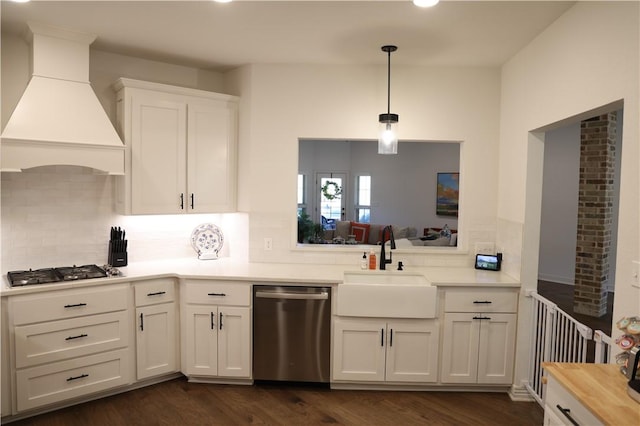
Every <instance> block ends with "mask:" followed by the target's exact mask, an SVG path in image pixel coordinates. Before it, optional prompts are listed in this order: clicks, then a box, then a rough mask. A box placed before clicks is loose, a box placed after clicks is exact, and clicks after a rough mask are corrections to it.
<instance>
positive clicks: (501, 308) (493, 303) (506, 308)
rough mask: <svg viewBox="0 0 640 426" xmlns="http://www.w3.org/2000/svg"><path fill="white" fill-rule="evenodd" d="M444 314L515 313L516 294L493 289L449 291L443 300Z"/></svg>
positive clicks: (515, 292)
mask: <svg viewBox="0 0 640 426" xmlns="http://www.w3.org/2000/svg"><path fill="white" fill-rule="evenodd" d="M444 310H445V312H517V310H518V292H517V291H509V290H503V289H495V288H485V289H478V290H467V289H449V290H447V291H446V293H445V298H444Z"/></svg>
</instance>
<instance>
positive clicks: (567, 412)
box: [556, 404, 580, 426]
mask: <svg viewBox="0 0 640 426" xmlns="http://www.w3.org/2000/svg"><path fill="white" fill-rule="evenodd" d="M556 407H557V408H558V410H560V412H561V413H562V414H564V416H565V417H566V418H567V420H569V421H570V422H571V424H572V425H574V426H580V424H579V423H578V422H576V421H575V420H574V419H573V417H571V410H570V409H568V408H562V406H561V405H560V404H557V405H556Z"/></svg>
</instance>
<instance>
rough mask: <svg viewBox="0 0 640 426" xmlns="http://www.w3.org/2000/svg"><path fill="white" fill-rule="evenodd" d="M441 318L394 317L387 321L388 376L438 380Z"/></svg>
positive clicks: (391, 379)
mask: <svg viewBox="0 0 640 426" xmlns="http://www.w3.org/2000/svg"><path fill="white" fill-rule="evenodd" d="M438 335H439V333H438V322H437V321H434V320H425V321H421V320H394V321H390V322H389V323H388V325H387V336H388V337H387V362H386V380H387V381H394V382H395V381H397V382H425V383H426V382H436V381H437V379H438V373H437V370H438V349H439V346H438V345H439V341H438Z"/></svg>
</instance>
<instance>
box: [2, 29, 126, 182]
mask: <svg viewBox="0 0 640 426" xmlns="http://www.w3.org/2000/svg"><path fill="white" fill-rule="evenodd" d="M29 29H30V30H31V33H30V35H31V36H32V40H31V41H32V43H31V54H32V56H31V60H32V64H31V65H32V77H31V80H30V81H29V84H28V85H27V88H26V89H25V91H24V94H23V95H22V98H20V101H19V102H18V105H17V106H16V108H15V110H14V111H13V114H12V115H11V118H10V119H9V122H8V123H7V125H6V126H5V128H4V130H3V132H2V135H1V141H0V144H1V145H0V147H1V151H0V153H1V157H0V163H1V166H0V169H1V170H2V171H3V172H4V171H21V170H23V169H28V168H31V167H37V166H48V165H75V166H85V167H91V168H93V169H97V170H100V171H102V172H105V173H108V174H114V175H122V174H124V145H123V143H122V140H121V139H120V137H119V136H118V134H117V133H116V131H115V129H114V127H113V125H112V124H111V121H110V120H109V117H107V114H106V113H105V111H104V109H103V108H102V105H101V104H100V102H99V101H98V98H97V97H96V95H95V93H94V92H93V89H92V88H91V85H90V83H89V45H90V44H91V43H92V42H93V41H94V40H95V38H96V37H95V36H94V35H91V34H84V33H78V32H75V31H68V30H64V29H61V28H56V27H51V26H48V25H42V24H35V23H29Z"/></svg>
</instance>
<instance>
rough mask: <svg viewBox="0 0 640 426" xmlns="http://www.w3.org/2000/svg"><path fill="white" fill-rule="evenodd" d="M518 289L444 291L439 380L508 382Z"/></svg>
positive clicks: (512, 357) (454, 381) (514, 333)
mask: <svg viewBox="0 0 640 426" xmlns="http://www.w3.org/2000/svg"><path fill="white" fill-rule="evenodd" d="M517 294H518V293H517V291H514V290H501V289H482V290H466V289H453V290H446V292H445V313H444V316H443V319H444V324H443V338H442V367H441V377H440V380H441V382H442V383H478V384H505V385H506V384H511V382H512V379H513V366H514V356H515V337H516V323H517V315H516V313H515V312H516V309H517Z"/></svg>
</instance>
